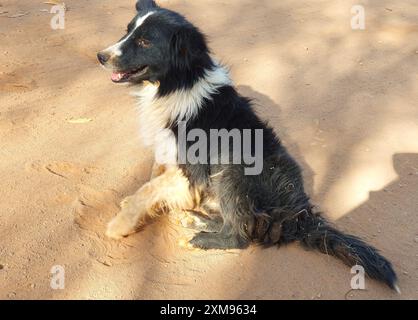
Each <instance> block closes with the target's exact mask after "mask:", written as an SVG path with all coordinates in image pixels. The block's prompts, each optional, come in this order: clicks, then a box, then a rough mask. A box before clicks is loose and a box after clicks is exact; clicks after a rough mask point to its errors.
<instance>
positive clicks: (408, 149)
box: [0, 0, 418, 299]
mask: <svg viewBox="0 0 418 320" xmlns="http://www.w3.org/2000/svg"><path fill="white" fill-rule="evenodd" d="M134 2H135V1H133V0H119V1H111V0H89V1H81V0H78V1H75V0H74V1H71V0H67V1H66V5H67V9H68V10H67V12H66V20H65V29H64V30H52V29H51V27H50V20H51V18H52V16H53V15H52V14H50V13H49V9H50V7H51V5H50V4H45V3H43V2H42V1H41V0H39V1H16V0H14V1H8V0H0V12H1V13H0V66H1V67H0V68H1V69H0V137H1V138H0V197H1V201H0V243H1V245H0V298H2V299H41V298H43V299H108V298H116V299H131V298H133V299H147V298H148V299H163V298H169V299H186V298H187V299H417V298H418V215H417V214H418V212H417V209H418V41H417V40H418V25H417V23H418V3H417V2H416V1H415V0H404V1H395V0H391V1H389V0H369V1H361V2H362V3H363V4H364V6H365V10H366V11H365V12H366V29H365V30H352V29H351V27H350V19H351V17H352V14H351V12H350V9H351V7H352V5H354V4H357V3H358V2H359V1H351V0H348V1H332V0H299V1H290V0H282V1H277V0H257V1H255V0H199V1H192V0H183V1H180V0H170V1H160V4H162V5H164V6H166V7H168V8H171V9H175V10H177V11H180V12H181V13H183V14H185V15H186V16H187V17H188V18H189V19H190V20H191V21H192V22H194V23H196V24H197V25H198V26H199V27H200V28H201V29H202V30H203V31H204V32H205V33H207V35H208V36H209V39H210V45H211V47H212V49H213V51H214V53H215V55H216V56H217V57H218V58H219V59H220V60H221V61H223V62H224V63H225V64H227V65H229V66H230V67H231V73H232V78H233V80H234V82H235V83H236V85H237V87H238V89H239V91H240V92H241V93H242V94H244V95H246V96H249V97H252V98H255V99H256V103H257V105H258V107H257V110H258V112H259V113H260V115H261V116H262V117H263V118H266V119H268V120H269V121H270V123H271V125H272V126H273V127H274V128H275V129H276V130H277V132H278V133H279V134H280V136H281V137H282V139H283V141H284V143H285V145H286V146H287V147H288V149H289V150H290V152H291V153H292V154H293V155H294V156H295V157H296V158H297V159H298V161H299V162H300V163H301V165H302V167H303V168H304V175H305V180H306V184H307V189H308V190H309V193H310V194H311V196H312V198H313V199H314V201H315V203H317V204H318V205H319V206H320V208H321V209H322V210H323V211H324V212H326V214H327V216H328V217H329V218H330V219H331V220H333V221H334V222H335V224H336V225H337V226H339V227H340V228H341V229H343V230H344V231H348V232H352V233H354V234H357V235H359V236H361V237H363V238H364V239H366V240H367V241H368V242H370V243H371V244H373V245H375V246H376V247H378V248H379V249H380V250H381V251H382V253H383V254H384V255H385V256H387V257H388V258H389V259H390V260H391V261H392V262H393V264H394V267H395V268H396V271H397V272H398V274H399V279H400V283H399V284H400V287H401V289H402V294H401V295H397V294H394V293H392V292H391V291H390V290H388V289H387V288H386V287H384V286H383V285H380V284H378V283H376V282H374V281H372V280H369V279H366V290H363V291H350V289H351V288H350V280H351V277H352V276H353V275H352V274H351V273H350V270H349V268H347V267H346V266H344V265H343V264H342V263H340V262H339V261H337V260H335V259H333V258H331V257H328V256H326V255H321V254H319V253H316V252H307V251H305V250H303V249H302V248H301V247H300V246H299V245H297V244H294V245H290V246H287V247H283V248H280V249H276V248H272V249H267V250H262V249H260V248H258V247H251V248H250V249H248V250H245V251H235V250H233V251H228V252H218V251H212V252H200V251H190V250H188V249H185V248H183V247H181V246H180V245H179V244H178V242H179V240H181V239H183V238H184V237H185V235H186V231H185V230H184V229H183V228H180V227H178V226H176V225H175V224H174V223H173V222H172V221H170V220H168V219H167V218H163V219H161V220H159V221H157V222H155V223H153V224H152V225H150V226H149V227H148V228H146V229H145V230H144V231H142V232H141V233H138V234H136V235H134V236H132V237H129V238H127V239H124V240H123V241H121V242H116V241H110V240H107V239H106V238H105V237H104V235H103V232H104V226H105V224H106V222H107V221H108V220H109V219H110V218H111V217H113V216H114V215H115V214H116V213H117V212H118V204H119V201H120V200H121V199H122V198H124V197H125V196H127V195H130V194H132V193H133V192H134V191H135V190H136V189H138V188H139V187H140V186H141V185H142V184H143V183H144V182H146V181H147V179H148V178H149V175H150V168H151V164H152V156H151V153H150V151H149V150H147V149H145V148H144V147H143V145H142V143H141V141H140V138H139V135H138V121H137V118H136V111H135V108H134V100H133V97H131V96H130V95H129V89H128V88H126V87H124V86H117V85H114V84H112V83H111V81H110V79H109V77H110V75H109V74H108V73H106V72H105V71H103V69H101V68H100V67H99V66H98V63H97V62H96V58H95V55H96V52H97V51H98V50H100V49H103V48H105V47H107V46H108V45H110V44H112V43H113V42H115V41H116V40H117V39H119V37H120V36H121V34H122V33H123V32H124V30H125V26H126V24H127V22H128V21H129V19H130V18H132V16H133V14H134V10H133V6H134ZM21 14H22V15H21ZM54 265H61V266H63V267H64V268H65V289H63V290H53V289H51V286H50V280H51V277H52V275H51V273H50V272H51V268H52V267H53V266H54Z"/></svg>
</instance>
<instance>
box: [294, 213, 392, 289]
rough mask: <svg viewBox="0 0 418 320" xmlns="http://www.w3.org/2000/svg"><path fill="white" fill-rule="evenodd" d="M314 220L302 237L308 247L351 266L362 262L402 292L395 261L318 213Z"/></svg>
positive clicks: (380, 278)
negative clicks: (335, 226) (391, 260)
mask: <svg viewBox="0 0 418 320" xmlns="http://www.w3.org/2000/svg"><path fill="white" fill-rule="evenodd" d="M313 219H314V221H313V222H314V223H309V224H308V228H307V229H305V230H304V232H303V234H302V237H301V239H300V241H301V243H302V244H303V245H304V246H305V247H307V248H310V249H317V250H319V251H320V252H322V253H325V254H329V255H332V256H335V257H337V258H338V259H340V260H342V261H343V262H344V263H345V264H346V265H348V266H350V267H352V266H354V265H360V266H362V267H363V268H364V270H365V272H366V273H367V275H368V276H369V277H370V278H373V279H376V280H379V281H382V282H384V283H386V284H387V285H388V286H389V287H390V288H392V289H393V290H396V291H397V292H398V293H400V290H399V287H398V286H397V276H396V273H395V271H394V270H393V267H392V264H391V263H390V262H389V261H388V260H387V259H386V258H385V257H383V256H382V255H380V254H379V251H378V250H377V249H375V248H374V247H372V246H370V245H368V244H367V243H365V242H364V241H362V240H361V239H359V238H357V237H355V236H352V235H347V234H344V233H342V232H341V231H338V230H336V229H334V228H333V227H332V226H330V225H329V224H328V223H327V222H326V221H325V220H324V219H323V218H321V217H319V216H314V218H313ZM311 222H312V221H311ZM304 225H305V227H306V224H304Z"/></svg>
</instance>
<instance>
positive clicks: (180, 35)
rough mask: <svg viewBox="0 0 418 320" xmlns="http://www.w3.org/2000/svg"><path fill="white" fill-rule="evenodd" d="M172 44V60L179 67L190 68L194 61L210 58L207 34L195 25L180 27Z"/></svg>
mask: <svg viewBox="0 0 418 320" xmlns="http://www.w3.org/2000/svg"><path fill="white" fill-rule="evenodd" d="M170 45H171V56H172V62H173V64H174V67H176V68H177V69H190V68H191V67H192V66H193V64H194V63H196V62H199V61H200V62H202V61H203V60H206V59H209V49H208V47H207V45H206V39H205V36H204V35H203V34H202V33H200V32H199V31H198V30H197V29H196V28H195V27H193V26H190V27H184V28H181V29H179V30H178V31H177V32H176V33H175V34H174V35H173V37H172V39H171V44H170ZM199 64H200V63H199Z"/></svg>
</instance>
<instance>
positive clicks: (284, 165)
mask: <svg viewBox="0 0 418 320" xmlns="http://www.w3.org/2000/svg"><path fill="white" fill-rule="evenodd" d="M136 9H137V11H138V14H137V15H136V17H135V18H134V19H133V20H132V21H131V22H130V23H129V25H128V28H127V34H126V35H125V36H124V37H123V38H122V39H121V40H120V41H119V42H118V43H116V44H115V45H113V46H111V47H109V48H107V49H105V50H103V51H101V52H100V53H98V59H99V61H100V63H101V64H102V65H103V66H104V67H106V68H108V69H110V70H112V77H111V78H112V81H113V82H116V83H129V84H130V85H132V86H133V87H134V88H135V95H136V96H137V98H138V108H139V112H140V122H141V123H140V130H141V133H142V138H143V139H144V142H145V143H147V144H148V145H150V146H152V147H153V148H154V149H155V150H158V149H160V148H161V146H165V147H166V149H167V146H169V147H168V149H170V148H171V150H172V149H173V148H174V149H175V150H176V152H177V153H179V152H180V150H179V149H178V145H179V143H180V142H181V141H179V140H180V138H179V137H180V123H183V124H184V126H185V129H184V130H185V131H186V133H187V132H190V131H192V130H194V129H199V130H200V131H203V132H205V133H207V136H210V132H211V130H213V129H218V130H221V129H225V130H227V131H231V130H235V131H237V130H238V132H240V133H242V134H244V131H245V130H248V129H251V130H253V131H256V130H257V129H258V130H262V132H263V136H262V141H261V143H262V146H263V148H262V152H261V153H262V154H259V155H262V168H263V169H262V170H261V172H259V174H256V175H254V174H253V175H247V174H245V166H244V165H243V164H237V163H235V162H234V163H232V164H228V163H226V164H225V163H221V162H220V161H213V159H207V160H208V161H206V162H205V161H202V162H201V163H191V162H190V161H187V160H186V161H185V162H184V163H179V162H178V161H177V162H176V163H167V164H158V163H157V164H155V165H154V168H153V173H152V179H151V180H150V181H149V182H148V183H146V184H145V185H144V186H143V187H142V188H141V189H140V190H138V191H137V192H136V193H135V194H134V195H132V196H130V197H127V198H126V199H125V200H124V201H122V203H121V208H122V210H121V212H120V213H119V214H118V215H117V216H116V217H115V218H114V219H113V220H112V221H111V222H110V223H109V225H108V229H107V235H108V236H109V237H111V238H114V239H119V238H122V237H125V236H128V235H129V234H132V233H134V232H136V231H137V230H138V228H139V227H141V226H143V225H144V224H145V222H146V220H147V218H148V217H151V218H152V217H156V216H157V215H159V214H162V213H164V212H167V211H169V210H171V209H182V210H185V211H187V212H189V213H190V217H191V219H190V220H189V221H191V222H190V224H191V225H192V226H193V227H195V228H196V229H198V230H200V232H198V233H197V234H196V235H195V237H194V238H193V239H191V240H190V245H192V246H193V247H196V248H201V249H233V248H246V247H247V246H248V245H249V244H250V243H251V242H255V243H258V244H261V245H264V246H273V245H281V244H287V243H291V242H293V241H298V242H300V243H301V244H302V245H303V246H305V247H306V248H313V249H317V250H319V251H321V252H322V253H326V254H329V255H334V256H336V257H337V258H339V259H341V260H342V261H343V262H345V263H346V264H347V265H349V266H354V265H356V264H358V265H361V266H363V267H364V269H365V271H366V273H367V274H368V275H369V276H370V277H372V278H375V279H377V280H380V281H383V282H384V283H386V284H387V285H388V286H389V287H391V288H392V289H396V290H398V287H397V277H396V274H395V272H394V270H393V268H392V265H391V263H390V262H389V261H387V260H386V259H385V258H384V257H382V256H381V255H380V254H379V253H378V251H377V250H376V249H375V248H373V247H371V246H369V245H367V244H366V243H364V242H363V241H362V240H360V239H359V238H357V237H354V236H351V235H346V234H343V233H342V232H340V231H338V230H336V229H335V228H334V227H332V226H331V225H330V224H329V223H328V222H327V221H326V220H325V219H324V218H323V217H322V216H321V215H320V213H318V212H315V210H314V207H313V205H312V204H311V202H310V200H309V197H308V196H307V195H306V194H305V191H304V187H303V181H302V177H301V170H300V168H299V166H298V164H297V163H296V162H295V161H294V160H293V158H292V157H291V156H290V155H289V154H288V153H287V152H286V150H285V148H284V147H283V146H282V145H281V143H280V140H279V139H278V137H277V136H276V135H275V133H274V132H273V130H272V129H271V128H270V127H269V126H268V125H267V124H266V123H265V122H263V121H261V120H260V119H259V118H258V117H257V115H256V114H255V112H254V111H253V109H252V106H251V101H250V100H249V99H247V98H244V97H242V96H240V95H239V94H238V93H237V91H236V90H235V88H234V87H233V85H232V83H231V80H230V78H229V75H228V71H227V70H226V69H225V68H224V67H223V66H221V65H219V64H218V63H217V62H216V61H215V60H214V59H213V58H212V57H211V55H210V51H209V49H208V47H207V44H206V40H205V37H204V35H203V34H202V33H201V32H200V31H199V30H198V29H197V28H196V27H194V26H193V25H192V24H191V23H189V22H188V21H187V20H186V19H185V18H184V17H183V16H181V15H179V14H178V13H175V12H173V11H170V10H166V9H163V8H161V7H159V6H157V4H156V3H155V2H154V1H152V0H140V1H138V3H137V4H136ZM182 139H183V138H182ZM183 142H184V141H183ZM249 142H250V144H252V146H251V147H250V149H249V150H247V151H249V152H250V153H252V154H254V152H255V151H256V148H255V147H254V143H255V142H256V139H255V135H254V134H252V135H250V141H249ZM185 143H186V150H188V149H190V148H191V147H192V145H191V143H190V141H188V140H187V141H185ZM258 143H259V142H258ZM228 147H231V148H232V144H228ZM244 148H245V146H244ZM211 152H212V151H209V154H208V155H207V157H211ZM229 152H230V153H231V155H232V153H233V152H232V150H229ZM242 152H244V151H242ZM202 154H203V153H202ZM177 156H178V155H177ZM200 156H201V155H200ZM200 158H201V157H200ZM177 159H178V158H177ZM218 160H219V159H218Z"/></svg>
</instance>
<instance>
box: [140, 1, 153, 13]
mask: <svg viewBox="0 0 418 320" xmlns="http://www.w3.org/2000/svg"><path fill="white" fill-rule="evenodd" d="M152 8H158V5H157V4H156V3H155V1H154V0H138V2H137V3H136V11H138V12H139V11H143V10H149V9H152Z"/></svg>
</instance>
